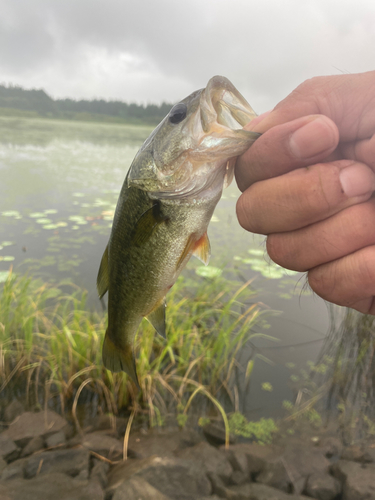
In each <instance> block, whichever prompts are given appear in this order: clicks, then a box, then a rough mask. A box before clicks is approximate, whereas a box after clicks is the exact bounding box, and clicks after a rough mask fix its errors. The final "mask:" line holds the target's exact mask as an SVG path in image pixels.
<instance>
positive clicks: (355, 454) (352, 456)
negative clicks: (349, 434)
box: [340, 445, 363, 462]
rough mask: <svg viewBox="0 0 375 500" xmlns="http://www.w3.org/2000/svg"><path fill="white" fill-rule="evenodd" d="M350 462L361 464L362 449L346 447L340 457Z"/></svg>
mask: <svg viewBox="0 0 375 500" xmlns="http://www.w3.org/2000/svg"><path fill="white" fill-rule="evenodd" d="M340 458H341V459H342V460H349V461H351V462H363V449H362V448H361V447H360V446H358V445H353V446H348V447H346V448H345V449H344V450H343V452H342V454H341V457H340Z"/></svg>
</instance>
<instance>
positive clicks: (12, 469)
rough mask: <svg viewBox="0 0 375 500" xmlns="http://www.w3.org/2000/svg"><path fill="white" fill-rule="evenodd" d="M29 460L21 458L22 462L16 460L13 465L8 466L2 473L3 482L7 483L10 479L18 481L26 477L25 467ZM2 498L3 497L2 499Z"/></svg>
mask: <svg viewBox="0 0 375 500" xmlns="http://www.w3.org/2000/svg"><path fill="white" fill-rule="evenodd" d="M26 463H27V460H26V459H24V458H21V459H20V460H16V461H15V462H12V463H11V464H9V465H7V466H6V467H5V468H4V469H3V472H2V473H1V480H2V481H6V480H8V479H16V478H23V477H25V467H26ZM0 498H1V497H0Z"/></svg>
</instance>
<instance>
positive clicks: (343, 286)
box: [308, 246, 375, 314]
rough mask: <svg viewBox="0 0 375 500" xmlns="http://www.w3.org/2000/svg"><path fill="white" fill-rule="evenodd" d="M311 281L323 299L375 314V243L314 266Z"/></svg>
mask: <svg viewBox="0 0 375 500" xmlns="http://www.w3.org/2000/svg"><path fill="white" fill-rule="evenodd" d="M308 280H309V284H310V286H311V288H312V289H313V290H314V292H316V293H317V294H318V295H320V297H322V298H323V299H325V300H328V301H329V302H333V303H335V304H338V305H340V306H346V307H352V308H353V309H356V310H357V311H360V312H362V313H365V314H375V300H374V297H375V246H368V247H366V248H362V249H361V250H359V251H357V252H355V253H352V254H350V255H347V256H346V257H344V258H342V259H339V260H335V261H334V262H329V263H328V264H325V265H322V266H319V267H316V268H315V269H312V270H311V271H309V273H308Z"/></svg>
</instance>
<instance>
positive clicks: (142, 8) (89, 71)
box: [0, 0, 375, 111]
mask: <svg viewBox="0 0 375 500" xmlns="http://www.w3.org/2000/svg"><path fill="white" fill-rule="evenodd" d="M0 11H1V13H2V15H1V17H0V74H1V75H2V76H0V80H2V81H11V82H14V83H17V84H21V85H23V86H25V87H31V86H32V87H43V88H45V90H46V91H47V92H49V93H50V94H51V95H53V96H71V97H76V98H80V97H87V98H91V97H94V96H96V97H104V98H107V99H110V98H112V99H116V98H120V99H123V100H127V101H134V100H135V101H144V102H147V101H148V102H150V101H153V102H155V101H161V100H168V101H175V100H178V99H180V98H182V97H184V96H185V95H186V94H187V93H189V92H191V91H193V90H195V89H196V88H199V87H202V86H204V85H205V83H206V82H207V80H208V79H209V78H210V77H211V76H213V75H214V74H224V75H225V76H227V77H228V78H230V79H231V80H232V81H233V83H234V84H235V85H236V86H237V87H238V88H239V90H240V91H241V92H242V93H243V94H244V95H245V96H246V97H247V98H248V100H249V101H250V102H251V104H252V105H253V106H254V108H255V109H256V110H257V111H264V110H265V109H268V108H269V107H272V106H273V105H274V104H275V103H276V102H277V101H278V100H280V99H281V98H283V97H284V96H285V95H286V94H287V93H288V92H290V91H291V90H292V89H293V88H294V87H295V86H296V85H298V84H299V83H301V82H302V81H303V80H304V79H306V78H309V77H312V76H314V75H319V74H332V73H338V72H339V71H340V70H341V71H349V72H353V73H354V72H359V71H366V70H371V69H373V68H374V62H373V61H374V60H375V5H374V4H373V1H372V0H359V1H357V2H355V3H354V2H351V1H345V0H343V1H341V2H340V3H339V2H337V1H336V0H311V1H310V2H301V1H297V0H284V1H283V2H279V1H277V0H265V1H263V2H256V1H252V0H185V1H184V2H179V1H178V0H138V1H137V2H134V1H133V0H123V1H120V0H106V2H103V1H102V0H74V1H73V0H53V1H51V0H0Z"/></svg>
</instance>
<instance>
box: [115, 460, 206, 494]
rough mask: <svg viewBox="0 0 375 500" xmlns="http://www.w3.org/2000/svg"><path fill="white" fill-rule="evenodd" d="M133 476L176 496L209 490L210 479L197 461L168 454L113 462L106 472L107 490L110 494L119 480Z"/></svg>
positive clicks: (122, 480)
mask: <svg viewBox="0 0 375 500" xmlns="http://www.w3.org/2000/svg"><path fill="white" fill-rule="evenodd" d="M133 477H139V478H141V479H143V480H144V481H147V482H148V483H149V484H150V485H151V486H153V487H154V488H156V489H157V490H159V491H160V492H161V493H163V494H164V495H166V496H170V497H171V498H175V497H179V498H180V499H181V500H182V499H184V498H188V497H192V498H197V497H198V496H199V495H201V496H204V495H209V494H210V493H211V483H210V481H209V480H208V478H207V476H206V474H205V471H204V470H202V469H201V468H200V467H199V466H198V465H197V464H195V463H192V462H191V461H188V460H183V459H180V458H173V459H171V458H168V457H164V458H161V457H150V458H145V459H141V460H126V461H125V462H121V463H119V464H117V465H115V466H114V467H113V469H112V470H111V471H110V473H109V475H108V488H107V493H108V494H109V495H110V494H111V493H112V492H114V491H115V490H116V489H117V488H118V487H119V486H120V485H121V484H122V483H124V482H125V481H126V482H128V481H129V480H130V479H131V478H133ZM124 488H125V487H124Z"/></svg>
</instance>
